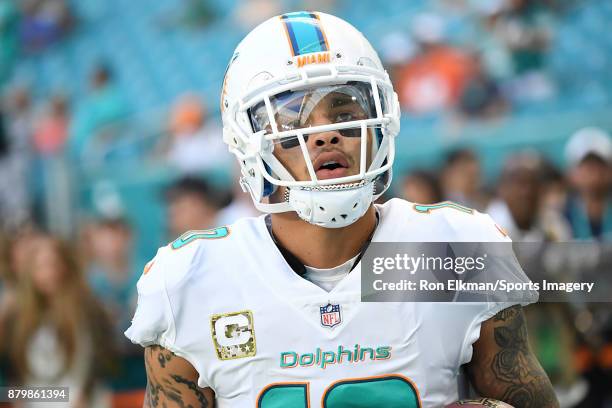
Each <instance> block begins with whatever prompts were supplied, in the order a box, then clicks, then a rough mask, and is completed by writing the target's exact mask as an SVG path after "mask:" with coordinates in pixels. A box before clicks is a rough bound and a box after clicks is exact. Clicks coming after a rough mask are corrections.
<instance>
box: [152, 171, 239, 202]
mask: <svg viewBox="0 0 612 408" xmlns="http://www.w3.org/2000/svg"><path fill="white" fill-rule="evenodd" d="M186 195H195V196H197V197H198V198H200V199H201V200H202V201H205V202H207V203H209V204H211V205H213V206H215V207H217V208H222V207H225V206H226V205H228V204H229V203H230V202H231V199H232V197H231V194H229V193H228V192H226V191H222V190H219V189H216V188H214V187H213V186H212V185H211V184H210V183H209V182H208V181H206V180H205V179H203V178H199V177H194V176H184V177H181V178H180V179H178V180H176V181H175V182H173V183H172V184H170V185H169V186H168V187H166V189H165V190H164V198H165V199H166V201H168V202H171V201H173V200H175V199H177V198H179V197H182V196H186Z"/></svg>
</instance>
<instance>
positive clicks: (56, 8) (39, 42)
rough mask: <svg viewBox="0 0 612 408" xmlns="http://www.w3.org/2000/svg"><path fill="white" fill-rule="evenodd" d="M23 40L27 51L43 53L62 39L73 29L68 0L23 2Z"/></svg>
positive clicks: (28, 0)
mask: <svg viewBox="0 0 612 408" xmlns="http://www.w3.org/2000/svg"><path fill="white" fill-rule="evenodd" d="M21 11H22V14H23V18H22V22H21V40H22V42H23V46H24V48H25V49H26V50H27V51H31V52H33V51H41V50H43V49H45V48H46V47H48V46H49V45H51V44H53V43H55V42H57V41H59V40H60V39H62V38H63V37H64V36H65V35H66V34H67V33H68V32H69V31H70V30H71V29H72V27H73V25H74V17H73V15H72V12H71V11H70V7H69V5H68V2H67V1H66V0H22V1H21Z"/></svg>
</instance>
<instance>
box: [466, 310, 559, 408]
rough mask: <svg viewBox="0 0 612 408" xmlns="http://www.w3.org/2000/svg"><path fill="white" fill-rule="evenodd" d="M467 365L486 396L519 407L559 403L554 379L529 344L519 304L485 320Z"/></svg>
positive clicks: (537, 407)
mask: <svg viewBox="0 0 612 408" xmlns="http://www.w3.org/2000/svg"><path fill="white" fill-rule="evenodd" d="M467 368H468V374H469V376H470V379H471V380H472V384H473V385H474V388H475V389H476V391H478V393H480V394H481V395H482V396H486V397H490V398H496V399H498V400H501V401H504V402H507V403H509V404H512V405H513V406H514V407H516V408H558V407H559V403H558V402H557V398H556V397H555V394H554V391H553V387H552V385H551V383H550V380H549V379H548V377H547V376H546V373H545V372H544V370H543V369H542V367H541V366H540V363H539V362H538V360H537V358H536V357H535V355H534V354H533V352H532V351H531V348H530V347H529V341H528V340H527V327H526V325H525V315H524V313H523V308H522V307H521V306H519V305H516V306H512V307H509V308H507V309H504V310H502V311H501V312H499V313H498V314H496V315H495V316H493V317H492V318H491V319H489V320H487V321H486V322H484V323H483V324H482V326H481V328H480V338H479V339H478V341H477V342H476V343H474V354H473V357H472V361H470V363H469V364H468V367H467Z"/></svg>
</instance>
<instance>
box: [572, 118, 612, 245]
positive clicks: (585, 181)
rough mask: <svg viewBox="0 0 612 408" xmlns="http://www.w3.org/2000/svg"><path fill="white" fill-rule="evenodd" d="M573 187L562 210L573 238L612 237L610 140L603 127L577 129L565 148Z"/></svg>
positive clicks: (611, 145) (609, 239)
mask: <svg viewBox="0 0 612 408" xmlns="http://www.w3.org/2000/svg"><path fill="white" fill-rule="evenodd" d="M565 154H566V158H567V162H568V164H569V166H570V169H569V179H570V183H571V185H572V187H573V189H574V194H573V195H572V196H570V198H569V200H568V202H567V206H566V208H565V214H566V216H567V219H568V221H569V223H570V225H571V228H572V235H573V237H574V238H575V239H595V240H600V241H612V140H611V139H610V135H609V134H608V133H606V132H605V131H603V130H602V129H599V128H595V127H587V128H583V129H580V130H579V131H577V132H576V133H575V134H574V135H573V136H572V137H571V139H570V140H569V142H568V143H567V145H566V148H565Z"/></svg>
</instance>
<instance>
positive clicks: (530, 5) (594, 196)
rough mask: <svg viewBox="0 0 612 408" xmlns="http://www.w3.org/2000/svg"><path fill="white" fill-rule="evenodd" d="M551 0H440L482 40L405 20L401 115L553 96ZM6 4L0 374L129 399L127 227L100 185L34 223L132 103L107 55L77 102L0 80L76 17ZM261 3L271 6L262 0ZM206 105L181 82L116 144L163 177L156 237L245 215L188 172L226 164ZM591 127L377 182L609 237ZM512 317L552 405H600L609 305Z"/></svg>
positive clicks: (456, 153) (611, 359)
mask: <svg viewBox="0 0 612 408" xmlns="http://www.w3.org/2000/svg"><path fill="white" fill-rule="evenodd" d="M26 3H27V4H26ZM191 3H193V4H194V5H196V3H197V2H190V4H191ZM203 3H206V2H203ZM269 3H275V2H269ZM472 3H473V4H474V5H471V6H468V4H472ZM560 3H562V2H555V1H552V0H551V1H527V0H512V1H510V0H494V1H493V0H492V1H480V2H467V1H466V2H451V1H441V2H440V4H441V7H443V8H444V9H445V10H450V11H449V13H451V14H452V15H460V14H461V13H467V12H473V13H476V16H477V18H476V21H477V24H475V25H474V26H473V27H472V30H473V31H474V32H473V33H472V34H471V35H472V36H477V37H481V38H483V39H484V40H483V41H480V42H479V43H478V47H477V48H474V47H468V46H465V45H461V44H457V43H456V42H450V41H448V38H447V37H446V36H445V32H446V29H445V24H446V22H445V21H444V20H443V19H442V18H441V17H440V16H439V15H437V14H435V13H427V14H421V15H419V16H418V17H417V18H416V19H415V21H414V22H413V24H412V25H411V27H412V31H411V33H410V34H409V35H406V34H405V33H399V32H390V33H389V34H388V35H387V36H386V37H385V38H384V39H383V41H382V49H381V55H382V57H383V59H384V62H385V64H386V65H387V67H388V69H389V72H390V73H391V75H392V77H393V79H394V82H395V84H396V87H397V91H398V94H399V96H400V100H401V104H402V108H403V110H404V112H405V114H406V117H407V118H408V120H409V119H410V118H415V117H424V116H428V115H433V116H435V117H440V116H449V115H450V116H453V117H455V118H456V119H458V120H459V121H466V122H470V121H490V120H500V119H503V118H506V117H509V116H511V115H512V114H513V112H514V110H515V109H516V107H517V106H522V104H523V103H533V102H534V101H536V102H537V101H543V100H548V99H550V98H552V97H553V96H554V95H555V93H556V92H557V91H558V89H559V88H560V87H561V86H562V84H558V83H555V81H554V79H553V78H552V77H551V76H550V75H549V73H548V72H547V71H546V70H545V69H544V65H545V61H546V52H547V50H548V49H549V48H550V47H551V43H552V40H551V39H552V37H553V36H554V34H555V31H554V27H555V15H557V14H558V13H561V12H562V11H563V8H562V7H561V6H560V5H559V4H560ZM20 7H22V8H21V9H20V10H18V8H17V7H16V3H15V2H12V1H0V90H2V93H1V103H0V227H1V229H0V285H1V286H0V385H6V384H16V385H27V386H36V385H62V386H70V390H71V395H72V396H73V397H74V398H71V401H72V403H71V406H73V407H108V406H113V407H136V406H141V404H142V398H143V393H144V387H145V382H146V377H145V373H144V365H143V363H142V350H141V349H140V348H139V347H136V346H134V345H132V344H131V343H129V342H128V341H127V339H126V338H125V337H124V335H123V331H124V330H125V329H126V328H127V327H128V325H129V321H130V319H131V317H132V314H133V310H134V308H135V302H136V286H135V285H136V281H137V280H138V278H139V277H140V274H141V273H142V269H143V267H144V264H143V263H142V262H141V260H140V259H139V258H138V257H137V256H136V255H135V250H134V247H135V244H136V241H137V240H138V239H139V236H138V231H137V228H136V226H135V225H134V224H133V220H131V219H130V218H129V215H128V214H126V213H125V212H124V211H122V205H121V198H120V197H115V198H114V200H115V201H113V197H112V196H113V195H112V194H110V196H111V198H110V199H109V198H108V195H107V196H106V198H105V200H102V201H104V203H98V204H97V207H96V209H95V211H94V214H93V215H92V216H90V217H88V218H82V217H79V216H77V215H76V214H77V213H76V212H75V216H74V219H73V220H72V223H71V225H72V228H70V231H68V233H64V234H59V233H58V232H57V230H54V229H53V228H51V226H52V225H53V223H54V222H57V221H56V220H54V219H53V218H52V217H51V216H50V215H49V214H52V213H53V212H52V211H49V208H48V207H49V206H50V205H51V206H52V205H53V204H54V203H53V199H51V200H49V199H48V197H49V196H51V197H53V195H54V194H56V193H57V191H58V189H61V186H58V185H55V184H54V183H55V182H56V181H57V180H56V179H54V178H51V177H49V175H50V174H53V171H54V170H53V169H56V168H57V167H58V166H65V167H67V168H70V169H71V171H74V172H75V173H78V172H79V169H80V168H81V167H82V166H83V165H84V160H85V159H87V160H89V159H90V158H92V157H95V156H96V155H98V153H99V151H100V150H104V151H112V149H111V148H112V147H113V146H114V145H113V143H115V142H116V140H117V136H116V135H123V134H125V132H129V127H128V128H127V130H126V127H125V123H126V118H128V119H129V118H130V117H131V114H132V112H131V109H132V107H131V106H130V105H129V102H128V101H126V100H125V99H124V97H123V94H122V92H121V90H120V89H119V88H120V87H119V86H118V84H117V82H116V81H115V77H116V73H117V72H120V71H121V69H122V67H121V66H111V65H109V64H106V63H104V62H101V63H100V64H98V65H97V66H96V67H94V68H93V69H92V71H91V75H90V83H89V92H88V94H87V95H86V97H85V98H83V99H81V100H78V101H77V100H71V99H70V98H69V97H68V95H65V94H63V93H61V92H59V93H55V94H52V95H45V96H44V97H43V98H38V99H36V100H33V97H32V94H33V90H32V89H30V88H29V87H28V86H27V85H23V84H18V85H15V84H11V83H10V81H9V78H10V70H9V68H8V67H9V66H13V65H14V64H15V63H16V61H17V59H18V56H19V53H20V52H23V53H44V50H45V48H46V47H49V46H51V45H52V44H53V43H55V42H56V41H62V38H63V37H64V36H69V35H71V34H70V31H71V30H72V29H73V26H74V25H75V24H77V23H76V20H75V17H74V16H73V15H72V14H71V12H70V9H69V7H68V3H67V2H64V1H59V0H57V1H51V0H38V1H29V2H24V4H23V5H20ZM194 7H195V6H194ZM267 7H268V8H270V9H274V10H275V5H274V4H268V5H267ZM245 8H246V7H245ZM200 12H201V14H199V17H198V18H197V19H196V20H193V21H192V20H189V21H188V23H187V24H189V25H193V26H194V27H198V26H199V25H200V24H204V25H205V24H208V22H209V21H210V20H211V19H213V18H215V17H214V12H213V11H211V10H210V9H207V8H205V7H204V8H202V9H201V10H200ZM20 13H21V17H20V18H18V17H17V15H18V14H20ZM181 21H183V20H181ZM389 50H393V52H391V51H389ZM5 61H7V63H5ZM8 61H10V63H9V62H8ZM5 71H6V72H5ZM219 81H221V78H219ZM3 85H4V86H3ZM215 103H216V101H209V100H204V99H203V98H202V97H200V96H199V94H198V93H197V90H195V89H185V94H183V95H180V96H178V97H177V98H175V100H173V101H170V102H169V103H168V105H167V106H165V107H164V108H165V112H164V115H163V117H165V118H167V119H165V121H164V125H163V126H162V127H161V128H160V129H157V134H158V135H159V137H157V138H156V139H155V140H154V142H153V143H152V144H151V145H150V146H149V148H148V149H147V150H146V152H145V154H144V155H142V151H137V152H128V154H130V155H132V157H133V160H135V161H136V160H137V161H143V162H144V161H145V160H152V161H153V162H154V163H155V165H157V166H160V167H171V168H173V170H174V171H175V173H173V174H175V176H174V177H173V180H172V181H171V183H169V184H167V185H165V186H164V188H163V189H162V191H160V192H159V195H158V196H159V200H160V201H161V202H163V206H164V209H165V217H166V219H167V226H166V230H167V231H166V233H165V238H164V241H162V242H158V243H157V244H159V245H164V244H165V243H166V242H168V241H169V240H171V239H173V238H174V237H176V236H178V235H180V234H181V233H182V232H184V231H186V230H190V229H207V228H212V227H215V226H219V225H225V224H229V223H231V222H233V221H234V220H235V219H237V218H238V217H240V216H252V215H256V212H255V211H254V209H253V207H252V205H251V202H250V199H249V197H248V195H247V194H244V193H242V192H241V191H240V189H239V187H238V186H237V185H236V184H233V185H231V186H225V187H222V188H220V186H219V185H218V183H215V182H214V180H209V179H208V178H207V177H206V176H205V175H206V174H208V171H210V170H214V169H216V168H222V169H225V170H226V171H227V172H229V173H232V172H233V171H235V169H234V168H233V167H232V164H233V162H232V160H233V159H232V158H231V157H230V156H229V153H228V152H227V151H226V149H225V145H223V143H222V140H221V129H220V127H219V125H218V123H219V120H218V118H217V117H216V116H215V114H216V112H215V111H214V110H213V109H211V107H212V106H214V104H215ZM209 110H210V112H209ZM608 131H610V129H600V128H598V127H594V126H587V127H583V128H581V129H579V130H577V131H575V132H568V133H573V135H571V137H570V134H568V141H567V143H566V144H565V149H564V154H565V162H566V163H567V165H566V166H565V167H564V168H561V167H559V166H557V165H556V164H553V161H551V160H549V158H548V157H546V156H545V155H543V154H542V153H540V152H538V151H536V150H534V149H530V148H529V146H525V148H524V149H523V150H521V151H518V152H512V153H508V154H507V156H506V158H505V161H504V162H503V163H500V169H501V171H500V175H499V177H497V178H496V179H495V180H491V181H488V182H486V183H485V181H484V179H485V178H484V177H483V174H482V169H481V160H482V157H479V155H478V154H477V153H476V152H475V151H473V150H470V149H469V148H456V149H450V150H448V151H446V152H441V153H440V154H441V155H444V160H443V163H442V165H441V166H439V167H436V168H431V167H430V168H423V169H418V168H415V169H411V170H410V171H409V172H407V173H405V174H398V173H397V172H396V174H395V179H396V182H395V185H394V189H393V193H392V194H389V195H388V196H387V197H383V199H389V198H391V197H392V196H398V197H403V198H405V199H407V200H409V201H413V202H418V203H423V204H429V203H435V202H440V201H445V200H452V201H455V202H457V203H459V204H463V205H466V206H468V207H471V208H475V209H477V210H479V211H483V212H487V213H489V214H490V215H491V216H492V217H493V219H494V220H495V221H496V222H497V223H498V224H499V225H500V226H501V227H503V228H504V229H505V230H506V231H508V234H509V235H510V237H511V238H512V239H513V240H514V241H515V242H533V243H549V242H571V241H589V242H592V244H593V245H595V246H598V245H599V246H603V245H609V244H610V243H611V242H612V139H611V137H610V134H609V133H608ZM141 155H142V157H141ZM92 160H93V159H92ZM87 164H89V161H88V162H87ZM72 180H73V181H72V182H76V183H78V182H79V180H81V179H79V178H78V177H74V179H72ZM74 180H76V181H74ZM109 200H110V202H109ZM56 205H57V204H56ZM148 255H149V256H152V253H150V254H148ZM608 272H609V271H608ZM608 279H609V278H608ZM528 317H529V323H530V329H531V332H530V336H531V338H532V344H533V345H534V347H535V349H536V352H537V354H538V357H539V358H540V361H541V362H542V365H543V366H544V368H545V370H546V371H547V373H548V374H549V376H550V378H551V380H552V381H553V383H554V385H555V387H556V390H557V392H558V397H559V400H560V401H561V404H562V405H561V406H564V407H610V406H612V391H611V390H610V387H609V384H610V383H612V311H611V310H610V307H609V305H606V304H604V305H597V304H595V305H589V304H582V303H580V302H578V303H572V302H569V301H568V302H567V303H563V304H561V303H542V304H538V305H535V306H532V307H530V308H529V310H528Z"/></svg>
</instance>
